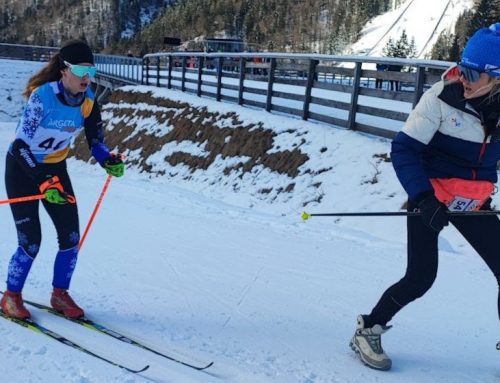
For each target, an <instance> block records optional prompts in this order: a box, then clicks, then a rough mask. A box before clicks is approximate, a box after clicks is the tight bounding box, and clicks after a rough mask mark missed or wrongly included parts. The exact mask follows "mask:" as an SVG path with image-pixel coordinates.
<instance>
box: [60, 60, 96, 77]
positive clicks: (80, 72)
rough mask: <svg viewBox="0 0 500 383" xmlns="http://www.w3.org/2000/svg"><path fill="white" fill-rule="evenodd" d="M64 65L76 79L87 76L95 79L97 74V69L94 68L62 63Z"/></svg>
mask: <svg viewBox="0 0 500 383" xmlns="http://www.w3.org/2000/svg"><path fill="white" fill-rule="evenodd" d="M63 62H64V65H66V66H67V67H68V68H69V70H70V71H71V73H73V74H74V75H75V76H77V77H85V76H86V75H89V76H90V77H95V75H96V73H97V68H96V67H95V66H86V65H76V64H71V63H69V62H67V61H63Z"/></svg>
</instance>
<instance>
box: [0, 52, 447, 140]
mask: <svg viewBox="0 0 500 383" xmlns="http://www.w3.org/2000/svg"><path fill="white" fill-rule="evenodd" d="M57 51H58V48H55V47H41V46H27V45H17V44H0V57H2V58H11V59H21V60H31V61H46V60H48V59H49V58H50V57H51V55H53V54H54V53H55V52H57ZM95 61H96V66H97V68H98V75H97V76H96V78H95V79H94V81H95V84H96V93H97V95H98V97H99V100H104V99H105V97H106V95H107V94H109V92H110V91H112V90H113V89H115V88H116V87H119V86H122V85H125V84H146V85H152V86H157V87H165V88H168V89H177V90H180V91H182V92H189V93H193V94H196V95H197V96H199V97H202V96H203V97H211V98H214V99H216V100H217V101H228V102H234V103H237V104H239V105H246V106H250V107H253V108H258V109H263V110H266V111H268V112H277V113H283V114H287V115H292V116H296V117H299V118H302V119H304V120H315V121H320V122H323V123H327V124H330V125H334V126H337V127H342V128H346V129H353V130H359V131H361V132H366V133H370V134H374V135H378V136H381V137H387V138H392V137H394V136H395V134H396V133H397V131H399V129H400V128H401V126H402V124H403V122H404V121H405V120H406V119H407V117H408V113H409V112H410V111H411V109H412V108H413V107H414V106H415V105H416V103H417V102H418V100H419V99H420V97H421V95H422V93H423V92H424V91H425V90H426V89H428V88H429V87H430V86H431V85H432V84H434V83H435V82H437V81H439V79H440V78H441V74H442V73H443V71H444V70H446V69H447V68H449V67H450V66H451V65H452V63H449V62H442V61H432V60H414V59H411V60H405V59H391V58H375V57H365V56H331V55H304V54H280V53H203V52H175V53H152V54H147V55H145V56H144V57H143V58H135V57H127V56H115V55H103V54H96V55H95ZM377 66H378V67H380V66H384V67H385V68H386V69H387V70H384V71H382V70H377ZM379 69H380V68H379Z"/></svg>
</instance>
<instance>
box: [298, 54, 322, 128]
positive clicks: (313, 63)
mask: <svg viewBox="0 0 500 383" xmlns="http://www.w3.org/2000/svg"><path fill="white" fill-rule="evenodd" d="M318 64H319V61H318V60H309V70H308V72H307V84H306V93H305V97H304V107H303V109H302V119H303V120H307V119H308V118H309V105H310V104H311V91H312V87H313V86H314V81H315V80H316V67H317V66H318Z"/></svg>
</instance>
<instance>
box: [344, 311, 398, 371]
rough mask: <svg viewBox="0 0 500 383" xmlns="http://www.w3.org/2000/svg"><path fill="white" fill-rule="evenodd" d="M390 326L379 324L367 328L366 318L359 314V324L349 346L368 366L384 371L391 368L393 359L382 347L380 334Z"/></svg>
mask: <svg viewBox="0 0 500 383" xmlns="http://www.w3.org/2000/svg"><path fill="white" fill-rule="evenodd" d="M390 328H391V326H381V325H379V324H376V325H375V326H373V327H370V328H365V321H364V318H363V316H362V315H359V316H358V326H357V328H356V332H355V333H354V336H353V337H352V339H351V342H350V343H349V346H351V348H352V350H353V351H354V352H355V353H356V354H358V355H359V358H360V359H361V361H362V362H363V363H364V364H365V365H367V366H368V367H371V368H374V369H376V370H383V371H386V370H390V368H391V366H392V361H391V359H390V358H389V357H388V356H387V355H386V354H385V352H384V350H383V349H382V342H381V339H380V336H381V335H382V334H383V333H385V332H386V331H387V330H389V329H390Z"/></svg>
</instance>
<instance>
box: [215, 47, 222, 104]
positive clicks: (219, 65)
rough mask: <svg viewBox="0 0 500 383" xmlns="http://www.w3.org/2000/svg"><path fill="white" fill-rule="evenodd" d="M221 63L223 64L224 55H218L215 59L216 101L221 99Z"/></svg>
mask: <svg viewBox="0 0 500 383" xmlns="http://www.w3.org/2000/svg"><path fill="white" fill-rule="evenodd" d="M223 65H224V57H219V58H218V61H217V96H216V100H217V101H220V100H221V90H222V67H223Z"/></svg>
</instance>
